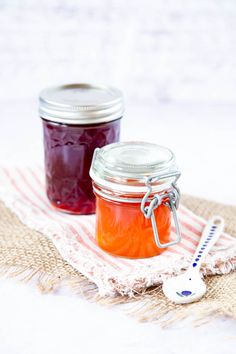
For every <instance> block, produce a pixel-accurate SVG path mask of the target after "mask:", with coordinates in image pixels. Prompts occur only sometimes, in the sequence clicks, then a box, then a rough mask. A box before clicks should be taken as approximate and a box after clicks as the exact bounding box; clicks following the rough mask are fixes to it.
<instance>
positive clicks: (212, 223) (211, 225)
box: [189, 216, 224, 271]
mask: <svg viewBox="0 0 236 354" xmlns="http://www.w3.org/2000/svg"><path fill="white" fill-rule="evenodd" d="M223 230H224V219H223V218H222V217H220V216H213V217H212V218H211V219H210V220H209V221H208V223H207V225H206V227H205V229H204V230H203V233H202V237H201V239H200V242H199V244H198V247H197V249H196V251H195V253H194V256H193V259H192V263H191V265H190V267H189V270H190V271H191V270H193V269H194V270H198V271H199V269H200V267H201V264H202V262H203V261H204V259H205V257H206V255H207V254H208V252H209V251H210V249H211V248H212V246H214V244H215V243H216V241H217V240H218V238H219V237H220V235H221V234H222V232H223Z"/></svg>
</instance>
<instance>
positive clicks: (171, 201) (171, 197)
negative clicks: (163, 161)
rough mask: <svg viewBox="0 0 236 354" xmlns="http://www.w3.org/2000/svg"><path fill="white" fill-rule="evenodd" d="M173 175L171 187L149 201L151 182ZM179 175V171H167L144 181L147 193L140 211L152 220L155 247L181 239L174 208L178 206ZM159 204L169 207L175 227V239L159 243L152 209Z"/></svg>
mask: <svg viewBox="0 0 236 354" xmlns="http://www.w3.org/2000/svg"><path fill="white" fill-rule="evenodd" d="M170 177H175V180H174V182H172V189H171V190H169V191H168V192H166V193H163V194H155V195H154V197H153V199H152V200H151V201H150V198H149V197H150V195H151V193H152V186H151V183H152V182H158V181H160V180H162V179H166V178H170ZM179 177H180V172H174V173H168V174H165V175H162V176H159V177H149V178H148V179H147V181H146V186H147V189H148V190H147V193H146V194H145V196H144V197H143V199H142V202H141V211H142V213H143V214H144V216H145V218H147V219H150V218H151V222H152V229H153V234H154V239H155V242H156V245H157V247H159V248H166V247H169V246H173V245H176V244H177V243H179V242H180V241H181V238H182V236H181V232H180V225H179V221H178V216H177V212H176V210H177V209H178V206H179V199H180V191H179V188H178V187H177V185H176V182H177V180H178V179H179ZM147 204H148V205H147ZM161 204H163V205H166V206H168V207H169V208H170V210H171V211H172V213H173V219H174V223H175V227H176V233H177V239H176V240H174V241H170V242H167V243H161V242H160V239H159V235H158V229H157V224H156V220H155V215H154V210H155V209H156V208H158V207H159V206H160V205H161Z"/></svg>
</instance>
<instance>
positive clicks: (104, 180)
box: [90, 142, 180, 258]
mask: <svg viewBox="0 0 236 354" xmlns="http://www.w3.org/2000/svg"><path fill="white" fill-rule="evenodd" d="M90 175H91V177H92V179H93V189H94V192H95V194H96V203H97V208H96V240H97V243H98V245H99V246H100V247H101V248H102V249H103V250H105V251H107V252H109V253H111V254H114V255H117V256H122V257H128V258H146V257H152V256H156V255H159V254H160V253H162V252H163V251H164V249H165V248H166V247H168V246H171V245H173V244H176V243H177V242H179V241H180V233H179V227H178V219H177V217H176V207H177V205H178V199H179V192H178V188H177V186H176V181H177V179H178V177H179V175H180V173H179V171H178V169H177V167H176V164H175V157H174V154H173V153H172V152H171V151H170V150H169V149H167V148H164V147H162V146H159V145H155V144H149V143H142V142H129V143H116V144H111V145H108V146H105V147H103V148H101V149H97V150H96V151H95V154H94V158H93V163H92V166H91V170H90ZM171 211H172V212H173V213H174V216H175V217H174V220H175V222H176V223H177V225H176V229H177V231H178V232H177V233H178V237H177V240H175V241H172V240H171V238H170V235H171V214H172V213H171Z"/></svg>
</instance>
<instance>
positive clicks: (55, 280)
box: [0, 196, 236, 325]
mask: <svg viewBox="0 0 236 354" xmlns="http://www.w3.org/2000/svg"><path fill="white" fill-rule="evenodd" d="M182 203H183V204H184V205H185V206H187V207H188V208H189V209H191V210H192V211H193V212H195V213H196V214H198V215H200V216H202V217H204V218H206V219H208V218H209V217H210V216H211V215H213V214H218V215H221V216H223V217H224V218H225V220H226V232H228V233H229V234H231V235H232V236H235V237H236V206H227V205H223V204H219V203H214V202H210V201H207V200H203V199H199V198H195V197H190V196H183V197H182ZM0 272H1V274H2V275H6V276H10V277H18V278H19V279H21V280H23V281H26V282H27V281H30V280H32V279H34V280H36V282H37V285H38V287H39V289H40V290H41V291H42V292H49V291H54V290H55V289H57V288H58V287H63V286H68V285H70V286H71V287H72V288H73V289H74V291H76V292H79V293H80V294H82V295H83V296H86V297H87V298H89V299H91V300H95V301H98V302H100V303H105V304H122V303H126V304H127V303H130V304H132V306H129V312H130V313H132V314H134V315H135V316H137V318H139V319H140V320H143V321H158V322H161V323H162V324H164V325H167V324H170V323H171V322H172V321H175V320H177V319H182V318H185V317H187V316H189V315H192V314H193V315H194V318H195V319H197V320H199V321H201V323H202V322H203V321H205V320H209V319H210V318H213V317H215V316H219V315H226V316H229V317H231V318H235V319H236V272H232V273H230V274H228V275H223V276H212V277H207V278H206V283H207V289H208V291H207V294H206V295H205V297H204V298H203V299H202V300H201V301H199V302H197V303H194V304H189V305H184V306H183V305H174V304H172V303H170V302H169V301H168V300H167V299H166V298H165V297H164V295H163V293H162V290H161V286H158V287H155V288H153V289H148V290H147V291H145V293H142V294H140V295H137V296H136V297H135V298H133V299H130V298H127V297H121V296H120V297H117V298H100V297H99V296H98V293H97V289H96V286H95V285H94V284H91V283H90V282H89V281H88V280H87V279H86V278H85V277H84V276H83V275H81V274H80V273H79V272H78V271H76V270H75V269H74V268H72V267H71V266H70V265H69V264H68V263H67V262H66V261H64V260H63V258H62V257H61V256H60V254H59V253H58V251H57V250H56V248H55V247H54V245H53V243H52V242H51V241H50V240H49V239H48V238H47V237H46V236H44V235H43V234H41V233H39V232H37V231H34V230H32V229H30V228H28V227H27V226H25V225H24V224H22V223H21V222H20V221H19V219H18V218H17V216H16V215H14V214H13V213H12V212H11V211H10V210H9V209H7V208H6V207H5V205H4V204H3V203H2V202H0Z"/></svg>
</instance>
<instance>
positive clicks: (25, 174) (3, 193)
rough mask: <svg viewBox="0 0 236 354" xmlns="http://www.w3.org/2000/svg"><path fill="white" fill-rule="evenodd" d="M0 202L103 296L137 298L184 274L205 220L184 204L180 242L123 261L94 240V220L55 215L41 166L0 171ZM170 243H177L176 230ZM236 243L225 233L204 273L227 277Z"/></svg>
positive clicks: (92, 217) (235, 263)
mask: <svg viewBox="0 0 236 354" xmlns="http://www.w3.org/2000/svg"><path fill="white" fill-rule="evenodd" d="M0 199H1V200H2V201H3V202H4V203H5V204H6V206H7V207H8V208H10V209H11V210H12V211H13V212H14V213H15V214H16V215H17V216H18V217H19V219H20V220H21V221H22V222H23V223H24V224H26V225H27V226H28V227H30V228H33V229H35V230H37V231H39V232H42V233H43V234H44V235H46V236H48V237H49V238H50V240H51V241H52V242H53V244H54V245H55V247H56V248H57V250H58V251H59V253H60V254H61V256H62V257H63V258H64V259H65V260H66V261H67V262H68V263H69V264H71V265H72V266H73V267H74V268H75V269H77V270H78V271H79V272H80V273H82V274H83V275H85V276H86V277H87V278H88V279H89V280H90V281H92V282H93V283H95V284H96V285H97V287H98V290H99V293H100V295H102V296H105V295H108V296H115V295H117V294H121V295H129V296H133V295H135V294H136V293H140V292H143V291H145V289H146V288H148V287H150V286H155V285H157V284H159V283H161V282H162V281H163V280H164V279H165V278H167V277H169V276H171V275H177V274H180V273H181V272H182V271H183V270H184V269H186V268H187V267H188V265H189V262H190V261H191V257H192V255H193V253H194V251H195V248H196V246H197V244H198V242H199V239H200V237H201V233H202V231H203V229H204V227H205V225H206V221H205V220H204V219H202V218H200V217H199V216H197V215H195V214H194V213H192V212H191V211H190V210H189V209H187V208H186V207H184V206H183V205H180V207H179V209H178V217H179V221H180V226H181V231H182V237H183V238H182V241H181V243H179V244H177V245H175V246H172V247H169V248H168V249H166V250H165V252H163V253H162V254H161V255H159V256H156V257H152V258H145V259H125V258H120V257H115V256H112V255H110V254H108V253H106V252H104V251H103V250H102V249H100V248H99V247H98V246H97V244H96V240H95V237H94V235H95V215H88V216H77V215H69V214H65V213H61V212H58V211H56V210H55V209H54V208H53V207H52V206H51V205H50V203H49V201H48V200H47V197H46V194H45V181H44V171H43V169H42V168H41V167H38V166H37V167H14V168H13V167H11V168H9V167H4V168H0ZM171 238H176V230H175V227H174V225H173V226H172V232H171ZM235 259H236V240H235V239H234V238H233V237H231V236H230V235H228V234H226V233H222V235H221V237H220V239H219V240H218V242H217V243H216V245H215V246H214V248H213V249H212V250H211V252H210V253H209V254H208V256H207V258H206V260H205V263H204V264H203V266H202V273H203V274H225V273H228V272H230V271H231V270H234V269H235V268H236V261H235Z"/></svg>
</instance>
